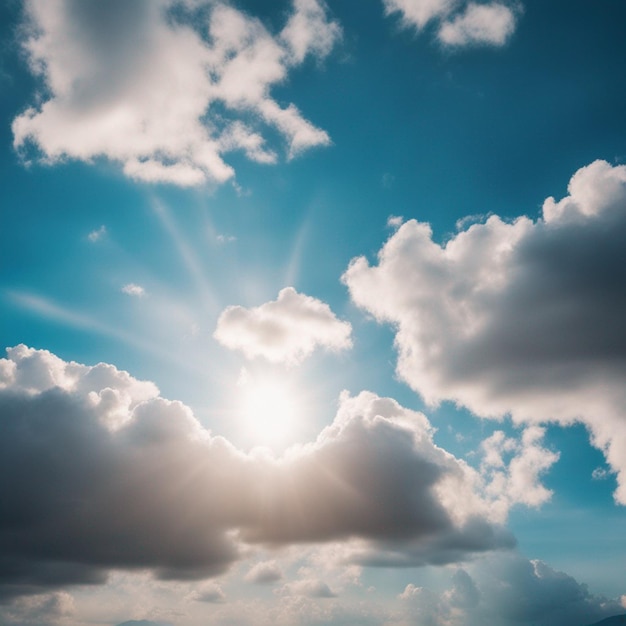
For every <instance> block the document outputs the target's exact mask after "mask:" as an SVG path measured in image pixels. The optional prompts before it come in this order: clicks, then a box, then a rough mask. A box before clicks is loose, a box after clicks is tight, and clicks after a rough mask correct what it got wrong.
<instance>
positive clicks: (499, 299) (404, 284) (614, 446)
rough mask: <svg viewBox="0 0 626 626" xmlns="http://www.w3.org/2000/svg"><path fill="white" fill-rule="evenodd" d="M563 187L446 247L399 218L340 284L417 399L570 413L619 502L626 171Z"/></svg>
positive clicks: (625, 445)
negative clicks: (608, 473)
mask: <svg viewBox="0 0 626 626" xmlns="http://www.w3.org/2000/svg"><path fill="white" fill-rule="evenodd" d="M568 189H569V195H568V196H567V197H566V198H564V199H562V200H561V201H559V202H556V201H555V200H554V199H553V198H548V199H547V200H546V202H545V203H544V207H543V217H542V218H540V219H538V220H536V221H532V220H530V219H528V218H526V217H520V218H518V219H516V220H515V221H504V220H502V219H500V218H499V217H497V216H491V217H489V218H488V219H487V221H486V222H485V223H481V224H473V225H471V226H469V227H468V228H467V229H466V230H463V231H461V232H459V233H458V234H457V235H455V236H454V237H452V238H451V239H450V240H449V241H448V242H447V243H445V245H439V244H437V243H435V242H434V241H433V239H432V232H431V229H430V227H429V226H428V224H424V223H419V222H417V221H415V220H412V221H409V222H407V223H405V224H403V225H402V226H401V227H400V229H399V230H398V231H397V232H396V233H395V234H394V235H393V236H392V237H391V238H390V239H389V241H388V242H387V243H386V244H385V245H384V247H383V248H382V250H381V251H380V253H379V258H378V265H377V266H370V265H369V263H368V262H367V260H366V259H365V258H362V257H361V258H357V259H354V260H353V261H352V262H351V264H350V267H349V268H348V270H347V271H346V273H345V274H344V277H343V280H344V281H345V283H346V284H347V285H348V287H349V289H350V293H351V296H352V298H353V299H354V301H355V302H356V303H357V304H358V305H359V306H361V307H363V308H364V309H366V310H367V311H369V312H370V313H372V314H373V315H374V316H375V317H376V319H378V320H379V321H381V322H389V323H392V324H394V326H395V327H396V328H397V332H396V338H395V343H396V347H397V349H398V353H399V355H398V365H397V371H398V373H399V375H400V376H401V378H402V379H403V380H405V381H406V382H407V383H409V384H410V385H411V387H413V389H415V390H416V391H418V392H419V393H420V394H422V396H423V397H424V398H425V399H426V401H427V402H429V403H430V404H436V403H438V402H440V401H441V400H446V399H449V400H453V401H455V402H457V403H459V404H461V405H464V406H466V407H468V408H469V409H470V410H471V411H473V412H474V413H475V414H477V415H480V416H484V417H499V416H503V415H506V414H509V413H510V414H511V415H512V417H513V419H514V420H516V421H517V422H520V423H521V422H530V423H532V422H547V421H556V422H559V423H562V424H570V423H573V422H575V421H582V422H583V423H585V424H586V425H587V427H588V428H589V430H590V432H591V439H592V442H593V444H594V445H595V446H597V447H598V448H600V449H601V450H602V451H603V452H604V453H605V455H606V458H607V461H608V463H609V464H610V465H611V467H612V468H613V470H615V471H616V472H618V489H617V491H616V493H615V497H616V500H617V501H618V502H621V503H625V504H626V427H625V423H626V422H625V421H624V409H623V407H624V406H626V388H625V387H624V384H623V381H624V379H625V376H626V332H625V331H624V324H623V320H624V317H625V316H626V300H625V299H624V296H623V292H624V285H625V284H626V248H625V247H624V245H623V241H624V237H626V166H616V167H612V166H611V165H609V164H608V163H606V162H604V161H596V162H594V163H592V164H591V165H589V166H587V167H584V168H582V169H580V170H579V171H578V172H577V173H576V174H575V175H574V176H573V177H572V179H571V181H570V184H569V188H568Z"/></svg>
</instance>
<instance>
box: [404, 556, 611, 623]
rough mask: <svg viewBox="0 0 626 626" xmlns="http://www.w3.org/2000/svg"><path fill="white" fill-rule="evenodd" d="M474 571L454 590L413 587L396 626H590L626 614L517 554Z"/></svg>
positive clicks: (459, 576)
mask: <svg viewBox="0 0 626 626" xmlns="http://www.w3.org/2000/svg"><path fill="white" fill-rule="evenodd" d="M470 571H471V573H469V572H468V571H466V570H464V569H459V570H457V571H456V572H455V574H454V576H453V577H452V586H451V587H450V588H449V589H446V590H445V591H443V592H440V593H437V592H433V591H430V590H428V589H424V588H421V587H416V586H415V585H412V584H409V585H407V587H406V588H405V590H404V591H403V592H402V593H401V594H400V596H399V598H400V599H401V600H402V601H403V603H404V605H405V611H404V612H405V617H404V618H403V619H401V620H399V621H398V622H397V623H395V622H394V626H396V624H397V626H411V625H415V626H423V625H424V624H446V625H448V626H482V625H483V624H499V625H501V626H513V625H516V624H534V625H536V626H572V625H577V626H585V625H587V624H590V623H592V622H595V621H597V620H600V619H602V618H606V617H609V616H612V615H615V614H618V613H621V612H623V607H622V606H621V605H620V603H619V602H617V601H614V600H609V599H607V598H605V597H603V596H596V595H594V594H592V593H590V592H589V590H588V589H587V587H586V585H584V584H581V583H579V582H577V581H576V580H575V579H574V578H572V577H571V576H568V575H567V574H565V573H563V572H559V571H556V570H554V569H552V568H551V567H549V566H548V565H546V564H545V563H543V562H542V561H536V560H532V561H529V560H527V559H525V558H523V557H521V556H520V555H517V554H510V555H493V556H489V557H487V558H485V559H483V560H482V561H481V562H480V563H478V564H476V566H474V567H472V568H471V570H470Z"/></svg>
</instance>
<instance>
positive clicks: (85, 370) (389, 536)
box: [0, 346, 513, 595]
mask: <svg viewBox="0 0 626 626" xmlns="http://www.w3.org/2000/svg"><path fill="white" fill-rule="evenodd" d="M0 416H1V419H2V424H3V436H2V438H1V439H0V499H1V500H2V502H3V507H2V510H1V512H0V555H1V556H0V572H1V577H0V595H21V594H30V593H35V592H38V591H41V590H42V589H45V588H54V587H58V586H61V585H66V584H74V583H91V584H97V583H102V582H103V581H104V577H105V575H106V572H107V571H108V570H109V569H127V570H151V571H152V572H153V573H155V575H157V576H159V577H160V578H163V579H178V580H182V579H196V578H206V577H210V576H213V575H216V574H219V573H222V572H224V571H225V570H226V569H227V568H228V567H229V566H230V565H231V564H232V563H233V562H235V561H236V560H238V559H240V558H243V547H244V546H245V545H247V546H249V547H251V546H255V545H256V546H260V545H265V546H285V545H290V544H303V543H307V544H311V543H322V542H324V543H327V542H334V541H343V542H346V543H345V545H344V558H345V559H347V560H351V561H359V562H367V563H372V564H376V563H390V562H392V561H394V560H395V561H398V562H399V561H400V559H401V560H402V564H413V565H419V564H425V563H447V562H451V561H458V560H463V559H466V558H468V557H470V556H471V555H472V554H477V553H480V552H484V551H488V550H492V549H497V548H502V547H510V546H512V545H513V539H512V537H511V535H510V534H509V533H507V532H506V531H505V530H504V529H503V528H502V527H501V525H500V521H501V520H498V519H496V518H495V517H493V516H492V507H491V499H490V498H489V497H488V496H486V495H485V493H484V492H485V487H484V485H483V484H482V482H481V479H480V476H479V474H478V473H477V472H476V471H475V470H472V469H471V468H470V467H469V466H468V465H467V464H465V463H464V462H463V461H460V460H459V459H456V458H455V457H453V456H452V455H450V454H448V453H447V452H445V451H444V450H442V449H441V448H438V447H437V446H435V445H434V443H433V441H432V438H431V435H432V429H431V427H430V424H429V423H428V421H427V419H426V418H425V417H424V416H423V415H421V414H419V413H415V412H412V411H409V410H407V409H404V408H402V407H401V406H400V405H398V404H397V403H396V402H394V401H393V400H390V399H382V398H378V397H377V396H375V395H374V394H371V393H368V392H363V393H361V394H360V395H358V396H356V397H352V398H351V397H349V396H347V395H344V396H343V397H342V400H341V404H340V408H339V411H338V413H337V416H336V418H335V420H334V422H333V423H332V425H331V426H329V427H327V428H326V429H324V430H323V431H322V433H321V434H320V435H319V437H318V438H317V440H316V441H315V442H313V443H310V444H308V445H306V446H302V447H296V448H292V449H290V450H288V451H287V452H286V453H285V455H284V456H283V457H280V458H273V457H268V456H267V455H259V454H256V455H255V454H251V455H250V454H243V453H242V452H240V451H238V450H236V449H235V448H234V447H233V446H232V445H230V444H229V443H228V441H226V440H225V439H223V438H221V437H217V436H212V435H211V434H210V433H209V432H208V431H206V430H205V429H204V428H203V427H202V426H201V425H200V424H199V422H198V421H197V420H196V419H195V418H194V416H193V415H192V414H191V411H190V410H189V409H188V408H187V407H186V406H184V405H183V404H181V403H179V402H170V401H168V400H165V399H163V398H161V397H160V396H159V395H158V390H157V389H156V388H155V386H154V385H153V384H151V383H145V382H140V381H137V380H135V379H133V378H132V377H131V376H129V375H128V374H127V373H125V372H122V371H119V370H117V369H116V368H114V367H113V366H111V365H106V364H99V365H96V366H93V367H89V366H84V365H80V364H77V363H73V362H65V361H63V360H61V359H59V358H58V357H56V356H54V355H53V354H51V353H49V352H46V351H38V350H33V349H30V348H26V347H25V346H17V347H16V348H12V349H10V350H8V358H7V359H1V360H0ZM400 555H401V556H400ZM259 567H260V566H259ZM261 569H262V568H261ZM268 571H269V568H268V566H265V570H264V571H260V570H259V571H256V572H255V573H254V574H251V576H252V577H253V578H254V579H255V580H257V581H258V580H261V579H263V578H265V579H267V573H268Z"/></svg>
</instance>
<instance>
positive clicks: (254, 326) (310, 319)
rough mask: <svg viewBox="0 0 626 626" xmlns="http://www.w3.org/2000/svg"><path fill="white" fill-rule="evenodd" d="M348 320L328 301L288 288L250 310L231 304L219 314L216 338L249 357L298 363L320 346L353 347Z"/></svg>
mask: <svg viewBox="0 0 626 626" xmlns="http://www.w3.org/2000/svg"><path fill="white" fill-rule="evenodd" d="M351 332H352V327H351V326H350V324H349V323H348V322H342V321H340V320H338V319H337V317H336V316H335V314H334V313H333V312H332V311H331V310H330V307H329V306H328V305H327V304H325V303H324V302H322V301H320V300H317V299H316V298H312V297H311V296H306V295H304V294H301V293H298V292H297V291H296V290H295V289H293V287H286V288H285V289H282V290H281V291H280V293H279V294H278V299H277V300H274V301H272V302H266V303H265V304H262V305H261V306H258V307H255V308H252V309H246V308H244V307H241V306H230V307H228V308H227V309H226V310H225V311H224V312H223V313H222V314H221V315H220V317H219V319H218V321H217V328H216V330H215V333H214V335H213V336H214V337H215V338H216V339H217V340H218V341H219V342H220V343H221V344H223V345H224V346H226V347H227V348H230V349H232V350H241V351H242V352H243V353H244V354H245V356H246V357H247V358H248V359H253V358H255V357H258V356H260V357H263V358H265V359H267V360H268V361H271V362H273V363H279V362H287V363H297V362H299V361H302V360H303V359H305V358H306V357H308V356H309V355H310V354H311V353H312V352H313V351H314V350H315V349H316V348H317V347H318V346H319V347H323V348H326V349H331V350H342V349H345V348H349V347H351V346H352V341H351V339H350V333H351Z"/></svg>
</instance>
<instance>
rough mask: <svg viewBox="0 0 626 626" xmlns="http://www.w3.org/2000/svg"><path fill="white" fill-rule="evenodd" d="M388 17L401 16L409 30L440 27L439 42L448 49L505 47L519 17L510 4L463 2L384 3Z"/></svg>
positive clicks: (397, 0) (410, 0)
mask: <svg viewBox="0 0 626 626" xmlns="http://www.w3.org/2000/svg"><path fill="white" fill-rule="evenodd" d="M383 2H384V5H385V12H386V13H387V14H392V13H399V14H400V16H401V19H402V23H403V25H404V26H405V27H414V28H417V29H418V30H421V29H423V28H424V27H425V26H426V25H427V24H428V23H429V22H431V21H436V22H437V23H438V32H437V38H438V39H439V41H440V42H441V43H442V44H444V45H446V46H459V47H460V46H469V45H492V46H502V45H504V44H505V43H506V41H507V40H508V39H509V37H510V36H511V35H512V34H513V32H514V30H515V22H516V14H515V12H514V11H513V10H512V9H511V8H510V7H509V6H507V5H506V4H503V3H501V2H491V3H488V4H478V3H476V2H465V1H462V0H383Z"/></svg>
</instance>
